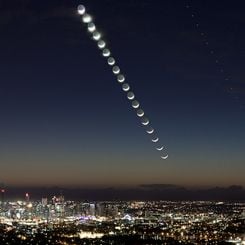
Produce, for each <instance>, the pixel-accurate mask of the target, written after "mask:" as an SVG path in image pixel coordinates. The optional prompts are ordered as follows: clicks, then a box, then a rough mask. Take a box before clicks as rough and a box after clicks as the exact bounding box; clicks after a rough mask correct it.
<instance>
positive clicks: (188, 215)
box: [0, 193, 245, 245]
mask: <svg viewBox="0 0 245 245" xmlns="http://www.w3.org/2000/svg"><path fill="white" fill-rule="evenodd" d="M0 207H1V208H0V240H1V241H5V244H11V241H15V242H18V244H39V241H40V244H42V243H41V241H42V242H43V241H45V244H80V243H81V241H83V244H101V243H102V244H103V241H104V242H105V244H125V240H127V241H128V242H127V244H133V243H134V242H135V241H138V242H139V243H140V244H178V243H179V244H180V243H181V244H224V243H227V244H232V243H233V244H241V245H242V244H245V203H228V202H207V201H196V202H191V201H186V202H171V201H144V202H142V201H130V202H124V201H114V202H112V201H103V202H88V201H83V202H77V201H72V200H65V198H64V196H63V195H59V196H53V197H52V198H50V199H47V198H42V199H41V200H39V201H31V200H30V196H29V194H28V193H26V195H25V198H24V199H23V200H16V201H3V200H2V201H1V205H0ZM11 239H12V240H11ZM123 241H124V243H123ZM86 242H87V243H86ZM120 242H122V243H120ZM131 242H132V243H131Z"/></svg>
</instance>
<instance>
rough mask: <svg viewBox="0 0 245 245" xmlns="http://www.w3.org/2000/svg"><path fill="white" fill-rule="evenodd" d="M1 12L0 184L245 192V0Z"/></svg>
mask: <svg viewBox="0 0 245 245" xmlns="http://www.w3.org/2000/svg"><path fill="white" fill-rule="evenodd" d="M79 4H84V5H85V6H86V8H87V9H88V11H89V13H90V14H91V15H92V16H93V18H94V20H95V23H96V25H97V27H98V30H99V31H100V32H101V33H102V37H103V39H104V40H105V41H106V42H107V43H108V45H109V46H108V47H109V48H110V49H111V52H112V54H113V55H114V57H115V58H116V60H118V62H119V64H120V67H121V68H122V70H123V72H124V73H125V76H126V78H127V80H128V81H129V83H130V85H131V86H132V88H133V90H134V92H135V94H136V98H139V100H140V102H141V103H142V105H143V107H144V110H145V112H146V114H147V115H149V118H150V120H151V122H152V125H154V128H155V129H156V131H157V133H158V135H159V137H160V139H161V142H162V143H163V144H164V146H166V148H167V151H168V154H169V158H168V159H167V160H165V161H163V160H162V159H160V157H159V156H160V155H159V153H158V152H157V151H156V150H155V149H154V145H153V144H152V142H151V141H150V137H149V136H148V135H147V134H146V133H145V129H144V127H142V125H141V124H140V121H139V118H137V116H136V115H135V112H134V110H133V109H132V108H130V103H129V102H128V100H127V98H126V94H122V90H121V87H120V86H119V85H118V82H117V81H116V79H115V77H114V76H113V75H112V74H111V70H110V68H109V67H108V65H107V64H106V61H105V59H104V57H103V56H102V55H101V51H99V50H98V48H97V46H96V44H95V43H94V41H92V40H90V37H89V34H88V33H87V30H86V25H84V24H83V23H82V22H81V19H80V16H79V15H78V13H77V6H78V5H79ZM0 8H1V13H2V14H1V17H0V35H1V37H2V38H1V40H0V52H1V58H0V64H1V79H0V80H1V92H0V101H1V107H0V108H1V109H0V110H1V126H0V134H1V140H0V167H1V171H0V182H3V183H5V184H6V186H8V185H9V186H67V187H69V186H77V187H94V188H95V187H102V188H104V187H134V186H138V185H140V184H168V183H170V184H173V185H177V186H184V187H188V188H201V187H215V186H221V187H228V186H230V185H241V186H243V187H244V186H245V180H244V170H245V166H244V161H245V157H244V146H245V126H244V125H245V123H244V122H245V107H244V105H245V95H244V86H245V83H244V78H245V73H244V69H243V64H244V57H245V56H244V54H245V53H244V41H245V40H244V39H245V34H244V31H243V26H244V22H245V19H244V17H243V13H244V11H243V10H244V7H243V2H242V1H239V0H237V1H235V2H234V3H232V4H231V3H230V1H228V0H226V1H223V2H222V6H221V5H220V4H219V3H217V2H213V1H211V0H209V1H205V2H204V1H201V0H198V1H195V2H188V1H187V2H186V3H184V2H180V1H177V0H174V1H170V0H169V1H164V3H152V1H149V0H143V1H131V0H127V1H121V2H115V1H112V0H105V1H103V2H101V1H98V0H93V1H91V0H90V1H88V0H85V1H82V2H81V1H75V0H74V1H69V3H68V2H67V1H56V0H55V1H52V3H51V2H50V1H42V3H40V2H39V3H38V2H32V1H28V0H23V1H11V2H6V3H5V4H2V5H0ZM217 64H218V65H217Z"/></svg>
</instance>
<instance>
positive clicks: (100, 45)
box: [98, 40, 106, 49]
mask: <svg viewBox="0 0 245 245" xmlns="http://www.w3.org/2000/svg"><path fill="white" fill-rule="evenodd" d="M105 45H106V43H105V41H103V40H99V41H98V47H99V48H100V49H103V48H104V47H105Z"/></svg>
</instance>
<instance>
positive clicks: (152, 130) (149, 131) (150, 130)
mask: <svg viewBox="0 0 245 245" xmlns="http://www.w3.org/2000/svg"><path fill="white" fill-rule="evenodd" d="M146 132H147V133H148V134H153V133H154V129H153V128H149V129H148V130H146Z"/></svg>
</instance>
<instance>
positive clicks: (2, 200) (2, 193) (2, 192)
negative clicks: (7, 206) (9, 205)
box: [1, 189, 5, 209]
mask: <svg viewBox="0 0 245 245" xmlns="http://www.w3.org/2000/svg"><path fill="white" fill-rule="evenodd" d="M4 197H5V189H1V208H2V209H3V207H4Z"/></svg>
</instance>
